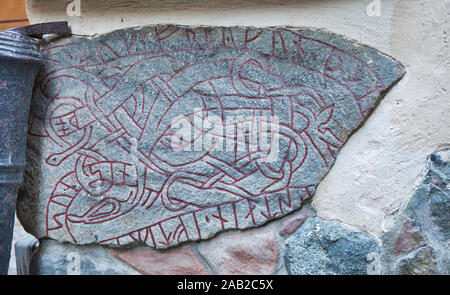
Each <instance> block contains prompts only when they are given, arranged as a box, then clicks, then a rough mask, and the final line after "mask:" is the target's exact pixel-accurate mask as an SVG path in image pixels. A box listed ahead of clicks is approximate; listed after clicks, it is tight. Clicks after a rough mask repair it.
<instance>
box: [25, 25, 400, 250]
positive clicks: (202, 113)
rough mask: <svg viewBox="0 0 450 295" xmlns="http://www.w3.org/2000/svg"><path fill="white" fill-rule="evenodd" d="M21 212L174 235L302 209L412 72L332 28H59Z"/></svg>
mask: <svg viewBox="0 0 450 295" xmlns="http://www.w3.org/2000/svg"><path fill="white" fill-rule="evenodd" d="M47 41H48V42H47V43H46V44H44V46H43V48H42V49H43V52H44V55H45V58H46V63H45V65H44V67H43V69H42V71H41V73H40V74H39V77H38V78H37V83H36V85H35V91H34V94H33V103H32V111H31V117H30V124H29V125H30V126H29V138H28V144H29V146H28V165H27V171H26V174H25V185H24V189H23V190H22V192H21V195H20V197H19V205H18V206H19V218H20V219H21V221H22V223H23V224H24V225H25V227H26V229H27V230H28V231H30V232H32V233H33V234H34V235H36V236H37V237H39V238H42V237H50V238H52V239H57V240H59V241H66V242H71V243H77V244H90V243H100V244H103V245H111V246H123V245H127V244H133V243H136V244H139V243H146V244H147V245H149V246H151V247H154V248H167V247H170V246H173V245H177V244H179V243H182V242H184V241H193V240H194V241H195V240H201V239H207V238H209V237H212V236H213V235H214V234H216V233H217V232H220V231H223V230H228V229H245V228H249V227H256V226H259V225H262V224H264V223H267V222H269V221H270V220H273V219H274V218H279V217H281V216H283V215H286V214H287V213H289V212H292V211H294V210H296V209H298V208H300V207H301V205H302V203H303V201H304V200H305V199H307V198H310V197H311V196H312V194H314V191H315V188H316V187H317V185H318V184H319V182H320V181H321V180H322V179H323V178H324V177H325V175H326V174H327V172H328V171H329V169H330V168H331V167H332V165H333V163H334V162H335V159H336V157H337V154H338V151H339V150H340V148H341V147H342V146H343V144H344V143H345V142H346V140H347V139H348V138H349V137H350V136H351V134H352V133H353V132H354V131H355V130H356V129H357V128H358V127H359V126H360V125H361V124H362V123H363V122H364V121H365V120H366V119H367V117H368V116H369V115H370V113H371V112H372V111H373V109H374V108H375V107H376V105H377V104H378V102H379V101H380V100H381V98H382V97H383V95H384V94H385V93H386V92H387V91H388V90H389V89H390V87H392V86H393V85H394V84H395V83H396V82H397V81H398V80H399V79H400V78H401V77H402V76H403V74H404V69H403V67H402V66H401V65H400V64H399V63H398V62H397V61H395V60H393V59H392V58H390V57H388V56H386V55H383V54H382V53H380V52H378V51H377V50H375V49H372V48H369V47H365V46H360V45H358V44H353V43H352V42H350V41H348V40H346V39H344V38H342V37H340V36H337V35H334V34H331V33H327V32H323V31H319V30H311V29H285V28H279V29H269V28H266V29H258V28H241V27H232V28H225V27H210V28H194V27H179V26H156V27H144V28H140V29H127V30H121V31H116V32H112V33H109V34H105V35H100V36H97V37H95V38H87V37H80V36H73V37H70V38H59V39H55V40H51V39H48V40H47Z"/></svg>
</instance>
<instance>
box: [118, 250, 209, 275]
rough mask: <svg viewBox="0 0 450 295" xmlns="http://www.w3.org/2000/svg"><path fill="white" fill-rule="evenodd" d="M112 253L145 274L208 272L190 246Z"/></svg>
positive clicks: (193, 273) (196, 273)
mask: <svg viewBox="0 0 450 295" xmlns="http://www.w3.org/2000/svg"><path fill="white" fill-rule="evenodd" d="M112 255H113V256H114V257H116V258H117V259H119V260H121V261H123V262H125V263H127V264H129V265H130V266H131V267H133V268H134V269H136V270H137V271H139V272H141V273H143V274H152V275H206V274H208V272H207V271H206V269H205V268H204V267H203V265H202V264H201V263H200V261H199V260H198V258H197V257H196V256H195V254H194V253H193V252H192V250H191V249H190V248H189V247H183V248H176V249H171V250H165V251H161V250H153V249H150V248H138V249H132V250H113V251H112Z"/></svg>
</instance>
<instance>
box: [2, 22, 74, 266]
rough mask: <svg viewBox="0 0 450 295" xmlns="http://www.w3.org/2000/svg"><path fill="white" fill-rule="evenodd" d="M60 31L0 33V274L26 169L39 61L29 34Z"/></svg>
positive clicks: (46, 28)
mask: <svg viewBox="0 0 450 295" xmlns="http://www.w3.org/2000/svg"><path fill="white" fill-rule="evenodd" d="M52 25H53V26H52ZM61 25H62V26H63V27H64V28H65V30H64V28H63V30H61ZM64 25H65V26H64ZM52 28H53V29H52ZM60 31H61V32H62V33H64V32H65V33H67V31H68V29H67V23H66V22H63V23H61V22H59V23H53V24H51V23H50V24H41V25H34V26H30V27H24V28H16V29H12V30H8V31H2V32H0V274H7V272H8V266H9V259H10V252H11V240H12V235H13V228H14V214H15V209H16V197H17V191H18V189H19V186H20V185H21V183H22V178H23V170H24V168H25V149H26V139H27V127H28V113H29V108H30V100H31V94H32V90H33V85H34V80H35V78H36V75H37V73H38V71H39V68H40V65H41V63H42V56H41V52H40V50H39V40H38V39H35V38H32V37H29V36H33V37H39V36H40V35H42V34H44V33H53V32H57V33H59V32H60Z"/></svg>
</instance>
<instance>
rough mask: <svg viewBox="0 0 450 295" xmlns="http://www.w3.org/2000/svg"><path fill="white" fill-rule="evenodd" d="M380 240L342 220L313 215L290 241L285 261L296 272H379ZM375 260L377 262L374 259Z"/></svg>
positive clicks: (322, 273)
mask: <svg viewBox="0 0 450 295" xmlns="http://www.w3.org/2000/svg"><path fill="white" fill-rule="evenodd" d="M379 254H380V243H379V241H378V240H377V239H376V238H375V237H373V236H371V235H369V234H366V233H363V232H359V231H357V230H354V229H351V228H349V227H347V226H345V225H344V224H342V223H340V222H338V221H327V220H323V219H322V218H320V217H315V218H309V219H308V220H306V221H305V223H304V224H303V225H302V227H300V228H299V229H298V230H297V231H296V232H295V233H294V234H293V235H292V236H291V237H290V238H289V239H287V240H286V253H285V263H286V267H287V270H288V273H289V274H293V275H365V274H368V273H369V274H372V273H375V272H378V274H381V269H380V266H379V265H376V266H375V265H374V267H373V268H371V266H370V262H374V263H380V261H379V257H380V255H379ZM374 260H375V261H374Z"/></svg>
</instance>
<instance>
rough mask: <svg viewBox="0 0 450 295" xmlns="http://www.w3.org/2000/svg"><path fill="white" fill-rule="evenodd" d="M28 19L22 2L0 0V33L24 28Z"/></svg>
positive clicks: (17, 0) (18, 0)
mask: <svg viewBox="0 0 450 295" xmlns="http://www.w3.org/2000/svg"><path fill="white" fill-rule="evenodd" d="M27 24H28V17H27V15H26V12H25V1H23V0H0V31H1V30H6V29H9V28H12V27H20V26H26V25H27Z"/></svg>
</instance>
